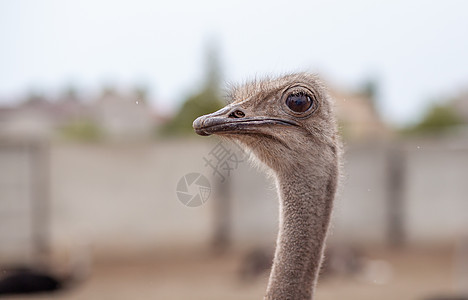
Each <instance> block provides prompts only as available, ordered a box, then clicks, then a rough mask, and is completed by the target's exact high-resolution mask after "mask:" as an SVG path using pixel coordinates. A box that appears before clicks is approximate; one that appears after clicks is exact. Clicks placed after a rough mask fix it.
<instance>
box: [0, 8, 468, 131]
mask: <svg viewBox="0 0 468 300" xmlns="http://www.w3.org/2000/svg"><path fill="white" fill-rule="evenodd" d="M212 38H215V39H217V40H218V43H219V46H220V50H221V57H222V62H223V66H224V69H225V70H224V71H225V74H224V75H225V79H226V80H228V81H230V82H231V81H233V82H235V81H243V80H245V79H248V78H251V77H253V76H255V75H262V74H276V73H284V72H290V71H296V70H308V71H313V72H320V73H322V74H324V75H325V76H326V78H327V79H328V80H329V81H330V82H332V83H333V84H334V85H338V86H341V87H353V86H355V85H356V84H360V83H362V82H363V81H364V80H365V79H367V78H369V77H371V76H376V77H377V78H378V80H379V83H380V88H381V97H380V98H381V99H380V100H381V101H382V103H381V104H380V108H381V112H382V114H383V115H384V117H385V118H386V119H387V120H389V121H392V122H396V123H401V122H407V121H411V120H413V119H414V118H415V117H416V116H418V115H419V114H420V113H421V111H422V109H423V108H424V107H425V105H426V104H427V102H428V101H429V100H432V99H434V98H437V97H441V96H444V95H450V94H453V93H456V92H457V91H459V90H460V89H462V88H466V87H468V1H462V0H461V1H454V0H441V1H424V0H421V1H375V0H369V1H350V0H348V1H346V0H343V1H293V0H289V1H276V2H275V1H271V0H270V1H266V0H258V1H247V0H243V1H216V0H198V1H181V0H179V1H177V0H173V1H136V0H131V1H130V0H129V1H103V0H101V1H93V0H79V1H78V0H76V1H63V0H56V1H53V0H42V1H39V0H30V1H27V0H10V1H8V0H0V103H1V102H8V101H11V99H13V98H15V97H18V96H19V95H23V94H24V93H27V92H28V91H30V90H31V89H40V90H42V91H44V92H46V93H48V92H57V91H60V90H62V89H63V88H64V87H65V86H67V85H69V84H70V83H73V84H74V85H76V86H77V87H78V88H79V89H84V90H88V91H92V90H97V89H98V88H99V87H100V86H102V85H103V84H105V83H113V84H114V85H116V86H117V87H121V86H123V87H128V86H131V85H133V84H138V83H143V84H147V85H148V86H149V88H150V89H151V90H152V97H153V98H154V99H155V100H156V101H157V103H156V105H158V106H164V107H168V106H172V105H176V104H177V103H178V102H180V101H181V100H183V99H184V97H185V96H186V95H187V94H188V93H190V92H192V91H194V90H195V89H196V88H197V84H199V83H200V80H199V79H200V76H201V75H202V74H203V59H204V57H203V54H204V50H205V48H206V42H207V41H208V40H210V39H212Z"/></svg>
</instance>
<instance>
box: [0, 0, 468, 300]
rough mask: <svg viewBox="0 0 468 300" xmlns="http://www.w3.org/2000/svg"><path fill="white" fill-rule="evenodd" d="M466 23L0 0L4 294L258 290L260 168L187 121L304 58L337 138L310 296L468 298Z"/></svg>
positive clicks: (394, 12)
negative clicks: (340, 147) (327, 222)
mask: <svg viewBox="0 0 468 300" xmlns="http://www.w3.org/2000/svg"><path fill="white" fill-rule="evenodd" d="M467 29H468V3H467V2H465V1H454V0H453V1H452V0H451V1H431V2H428V1H391V2H390V1H386V2H383V1H381V2H376V1H287V2H286V1H261V0H258V1H211V0H201V1H196V2H190V1H172V2H165V3H162V2H160V1H155V2H150V1H99V2H96V1H89V0H85V1H75V2H65V1H52V0H50V1H47V0H43V1H27V0H19V1H7V0H0V45H1V46H0V297H6V298H8V299H23V298H24V299H149V298H151V299H168V300H170V299H195V300H196V299H203V300H207V299H245V300H247V299H261V298H262V296H263V293H264V290H265V288H266V282H267V277H268V272H269V268H270V264H271V260H272V253H273V250H274V243H275V237H276V232H277V226H278V221H277V217H278V201H277V196H276V191H275V188H274V184H273V183H272V182H271V181H270V180H268V179H266V178H265V176H264V175H263V174H262V172H259V171H258V170H257V169H256V168H252V167H251V166H250V165H249V163H248V161H247V155H246V153H244V152H243V151H242V150H241V149H239V148H238V147H237V146H236V145H233V144H229V143H228V142H226V141H220V140H217V139H216V137H209V138H206V137H204V138H202V137H199V136H197V135H195V134H194V133H193V130H192V128H191V124H192V121H193V120H194V119H195V118H196V117H198V116H200V115H202V114H205V113H209V112H212V111H214V110H216V109H218V108H220V107H222V106H223V105H224V103H225V98H224V96H225V95H226V91H227V89H228V87H229V84H230V83H237V82H244V81H246V80H249V79H252V78H255V77H258V78H261V77H262V76H264V75H277V74H284V73H288V72H294V71H309V72H314V73H318V74H319V75H320V76H321V77H322V78H323V79H324V81H325V82H326V83H327V85H328V87H329V90H330V93H331V95H332V96H333V98H334V100H335V102H336V110H337V114H338V119H339V124H340V132H341V134H342V136H343V139H344V142H345V159H344V175H343V180H342V187H341V189H340V192H339V195H338V198H337V201H336V205H335V213H334V217H333V225H332V229H331V235H330V237H329V242H328V248H327V251H326V259H325V262H324V267H323V270H322V275H321V277H320V280H319V285H318V290H317V299H323V300H326V299H344V298H346V299H440V300H441V299H467V297H468V184H467V183H468V57H467V53H468V39H467V38H466V32H467ZM33 290H46V291H45V292H42V293H32V294H30V295H28V296H25V295H16V294H15V292H17V291H21V292H28V291H33ZM463 297H465V298H463Z"/></svg>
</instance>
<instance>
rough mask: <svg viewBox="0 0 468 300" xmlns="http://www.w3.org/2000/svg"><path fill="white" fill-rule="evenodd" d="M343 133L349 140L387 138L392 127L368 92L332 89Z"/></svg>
mask: <svg viewBox="0 0 468 300" xmlns="http://www.w3.org/2000/svg"><path fill="white" fill-rule="evenodd" d="M331 96H332V98H333V99H335V104H336V113H337V115H338V122H339V126H340V130H341V133H342V134H343V136H344V137H345V138H346V139H349V140H366V139H385V138H388V137H390V136H391V133H392V132H391V129H390V128H389V127H388V126H387V125H386V124H385V123H384V122H383V121H382V119H381V118H380V116H379V114H378V112H377V110H376V109H375V104H374V100H373V99H372V97H371V95H369V94H366V93H357V92H355V93H353V92H345V91H340V90H332V91H331Z"/></svg>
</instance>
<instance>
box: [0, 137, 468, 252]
mask: <svg viewBox="0 0 468 300" xmlns="http://www.w3.org/2000/svg"><path fill="white" fill-rule="evenodd" d="M205 141H206V140H205ZM205 141H200V140H198V139H193V140H173V141H164V142H154V143H142V144H136V143H134V144H87V145H86V144H70V143H53V144H52V145H51V147H50V176H51V177H50V207H51V220H50V226H51V231H52V237H53V240H54V241H55V242H58V243H59V244H60V243H63V242H65V243H74V242H81V243H89V244H90V245H91V246H92V247H93V248H94V250H95V251H96V252H98V253H101V254H105V253H107V252H109V251H112V252H114V253H115V252H116V253H123V254H125V253H144V252H150V251H154V250H158V249H159V250H161V251H165V250H172V249H176V248H177V249H195V248H199V249H202V248H203V247H206V246H207V245H208V244H209V242H210V241H211V238H212V235H213V232H214V230H215V229H214V224H215V218H214V211H215V209H216V206H215V205H214V204H216V203H217V201H219V199H216V197H215V193H214V192H213V193H212V196H211V197H210V199H209V200H208V202H207V203H206V204H205V205H203V206H201V207H197V208H190V207H186V206H184V205H183V204H182V203H181V202H180V201H179V200H178V199H177V196H176V186H177V183H178V181H179V180H180V178H181V177H182V176H184V175H186V174H188V173H190V172H199V173H202V174H204V175H205V176H206V177H207V178H209V180H210V182H211V183H212V187H213V188H214V187H216V185H215V182H216V180H215V178H213V170H212V169H210V168H209V167H208V166H206V163H205V161H204V159H203V158H204V157H205V158H206V157H208V156H209V153H210V151H211V150H212V149H213V147H215V145H216V142H217V141H216V140H215V139H209V140H208V142H205ZM394 147H395V145H390V144H372V145H356V146H348V147H347V151H346V156H345V163H344V165H345V168H344V176H343V180H342V182H343V185H342V188H341V190H340V193H339V197H338V199H337V202H336V205H335V214H334V218H333V224H334V225H333V227H332V236H331V240H332V241H333V242H350V243H367V244H386V243H387V241H388V232H389V215H388V207H389V201H391V200H389V199H390V198H389V195H388V190H389V185H388V180H389V174H388V170H389V168H388V164H389V161H388V154H389V151H390V150H389V149H392V148H394ZM399 149H401V150H402V153H403V154H404V158H405V161H406V162H405V164H404V166H405V173H404V190H403V192H402V196H403V201H404V202H403V208H404V215H403V219H402V222H403V228H404V229H405V238H406V241H407V242H408V243H410V244H411V243H420V242H428V243H447V242H449V243H450V242H453V241H454V240H455V239H457V238H458V237H460V236H461V235H463V234H466V233H467V229H466V228H468V226H467V225H468V224H467V222H468V221H467V220H468V184H467V182H468V147H465V146H463V145H461V146H460V145H458V146H456V147H454V146H450V145H447V144H443V143H435V142H430V143H426V144H424V143H422V144H421V143H420V144H417V143H414V144H405V145H402V146H401V147H399ZM8 166H9V164H8V163H2V166H1V170H2V171H1V172H2V174H3V175H5V174H7V173H8V172H9V171H8V170H7V169H8ZM229 178H230V180H231V185H230V189H231V202H230V207H231V212H230V216H229V218H230V224H232V236H231V237H232V241H233V245H235V246H242V245H249V244H268V245H271V244H273V242H274V239H275V235H276V230H277V223H278V221H277V216H278V211H277V210H278V201H277V196H276V189H275V186H274V183H273V182H272V180H271V179H267V178H266V177H265V176H264V175H263V174H262V172H259V171H258V170H257V169H255V168H251V167H250V165H249V164H248V163H247V162H242V163H240V164H239V165H238V167H237V168H236V169H235V170H232V171H231V175H230V176H229ZM2 201H7V200H4V199H2ZM0 243H1V242H0Z"/></svg>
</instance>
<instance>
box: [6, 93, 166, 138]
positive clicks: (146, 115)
mask: <svg viewBox="0 0 468 300" xmlns="http://www.w3.org/2000/svg"><path fill="white" fill-rule="evenodd" d="M160 122H161V120H160V118H159V117H158V116H157V115H155V114H154V113H153V112H152V110H151V109H150V108H149V106H148V104H147V102H146V99H141V98H138V95H137V94H130V95H126V94H121V93H117V92H115V91H107V92H104V93H103V94H102V95H101V96H100V97H98V98H96V99H87V100H85V101H83V100H80V99H77V98H76V97H74V96H73V95H65V96H62V97H60V98H59V99H54V100H49V99H45V98H43V97H31V98H30V99H28V100H26V101H23V102H22V103H21V104H19V105H16V106H11V107H5V108H0V134H2V135H7V136H16V137H36V138H37V137H43V138H49V137H52V136H55V135H59V134H60V133H61V132H62V133H63V131H67V130H68V131H73V130H74V132H76V131H77V129H78V131H79V129H80V127H81V128H83V127H86V126H87V128H89V127H93V128H94V127H95V128H94V130H98V131H99V132H101V133H102V135H103V137H105V138H106V139H110V140H132V139H133V140H135V139H146V138H149V137H150V136H151V135H152V133H153V130H154V127H155V126H157V125H158V124H159V123H160Z"/></svg>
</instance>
